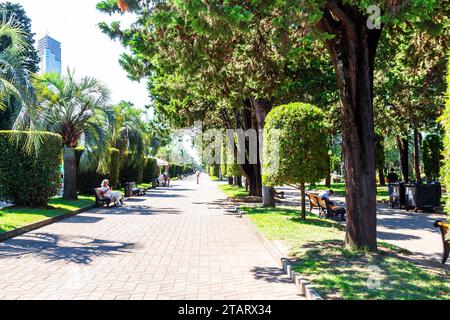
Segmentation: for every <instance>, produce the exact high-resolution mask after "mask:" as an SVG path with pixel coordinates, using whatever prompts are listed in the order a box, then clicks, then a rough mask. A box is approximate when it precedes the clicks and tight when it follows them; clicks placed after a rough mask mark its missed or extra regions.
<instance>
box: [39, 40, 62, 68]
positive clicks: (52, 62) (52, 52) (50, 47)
mask: <svg viewBox="0 0 450 320" xmlns="http://www.w3.org/2000/svg"><path fill="white" fill-rule="evenodd" d="M38 53H39V57H40V58H41V63H40V73H47V72H52V73H58V74H61V42H59V41H57V40H55V39H53V38H52V37H50V36H48V35H46V36H45V37H43V38H42V39H41V40H39V41H38Z"/></svg>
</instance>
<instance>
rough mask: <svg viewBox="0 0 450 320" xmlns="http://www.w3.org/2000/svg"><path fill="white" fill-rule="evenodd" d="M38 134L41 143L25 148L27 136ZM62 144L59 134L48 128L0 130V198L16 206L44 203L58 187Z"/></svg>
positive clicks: (56, 191)
mask: <svg viewBox="0 0 450 320" xmlns="http://www.w3.org/2000/svg"><path fill="white" fill-rule="evenodd" d="M37 134H39V137H40V139H41V141H42V142H43V143H41V145H40V146H39V148H38V149H37V150H35V151H32V152H25V151H24V148H23V146H24V145H25V143H26V141H27V139H29V138H31V137H32V136H34V135H37ZM61 146H62V140H61V136H59V135H57V134H54V133H50V132H32V131H0V150H1V151H0V198H3V199H8V200H11V201H12V202H13V203H14V204H15V205H16V206H30V207H38V206H39V207H44V206H46V205H47V203H48V201H49V199H50V198H51V197H53V196H55V195H56V194H57V193H58V190H59V188H60V183H61V178H60V172H59V167H60V164H61V162H62V148H61Z"/></svg>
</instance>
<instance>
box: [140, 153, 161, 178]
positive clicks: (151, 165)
mask: <svg viewBox="0 0 450 320" xmlns="http://www.w3.org/2000/svg"><path fill="white" fill-rule="evenodd" d="M158 177H159V167H158V164H157V162H156V159H154V158H145V159H144V170H143V175H142V182H144V183H150V182H152V181H153V179H157V178H158Z"/></svg>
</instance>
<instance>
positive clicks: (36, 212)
mask: <svg viewBox="0 0 450 320" xmlns="http://www.w3.org/2000/svg"><path fill="white" fill-rule="evenodd" d="M78 198H79V199H78V200H77V201H66V200H63V199H62V198H53V199H52V200H50V202H49V204H48V205H49V207H48V208H17V207H10V208H5V209H2V210H0V233H4V232H7V231H11V230H14V229H17V228H21V227H24V226H26V225H29V224H32V223H36V222H40V221H43V220H46V219H48V218H53V217H57V216H60V215H63V214H66V213H69V212H73V211H76V210H78V209H81V208H85V207H88V206H91V205H93V204H94V203H95V197H93V196H79V197H78Z"/></svg>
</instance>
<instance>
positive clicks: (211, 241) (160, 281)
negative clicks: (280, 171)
mask: <svg viewBox="0 0 450 320" xmlns="http://www.w3.org/2000/svg"><path fill="white" fill-rule="evenodd" d="M221 198H224V196H223V194H222V193H221V192H220V191H219V190H218V189H217V188H216V186H215V184H214V183H213V182H211V181H209V179H208V178H206V177H203V178H202V181H201V184H200V185H199V186H197V185H196V184H195V183H194V181H193V180H192V179H189V180H187V181H181V182H174V183H173V186H172V187H171V188H168V189H163V188H162V189H158V190H153V191H152V192H151V194H150V195H148V196H146V197H141V198H134V199H132V200H130V201H129V202H127V204H126V206H124V207H123V208H114V209H110V210H106V209H98V210H93V211H90V212H87V213H84V214H81V215H78V216H76V217H72V218H69V219H66V220H64V221H62V222H59V223H55V224H53V225H50V226H47V227H44V228H41V229H39V230H36V231H34V232H30V233H28V234H26V235H23V236H20V237H17V238H14V239H11V240H8V241H6V242H4V243H0V270H1V272H0V299H302V297H301V296H299V294H298V290H297V288H296V287H295V285H294V284H292V283H291V282H290V281H289V280H288V279H287V278H286V277H284V276H283V275H282V272H281V270H280V269H279V268H278V266H277V263H276V262H275V261H274V260H273V258H272V257H271V256H270V254H269V253H268V252H267V250H266V249H265V248H264V247H263V245H262V244H261V243H260V241H259V240H258V239H257V237H256V236H255V235H254V234H253V233H252V232H251V230H250V229H249V228H248V226H247V225H246V224H245V223H244V222H243V221H242V220H241V219H240V218H238V217H236V216H234V215H233V214H231V213H227V212H226V210H224V208H223V207H222V206H220V205H219V204H218V202H217V201H218V200H219V199H221Z"/></svg>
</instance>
